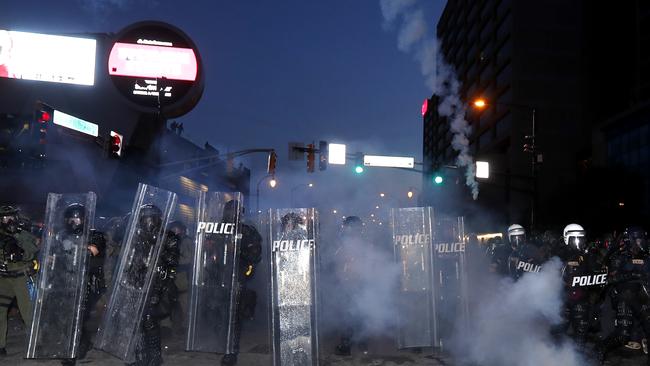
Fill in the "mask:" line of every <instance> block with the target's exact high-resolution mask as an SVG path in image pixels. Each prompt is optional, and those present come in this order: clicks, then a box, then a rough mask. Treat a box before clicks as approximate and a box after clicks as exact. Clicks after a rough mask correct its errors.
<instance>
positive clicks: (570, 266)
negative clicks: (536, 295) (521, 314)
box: [486, 224, 650, 365]
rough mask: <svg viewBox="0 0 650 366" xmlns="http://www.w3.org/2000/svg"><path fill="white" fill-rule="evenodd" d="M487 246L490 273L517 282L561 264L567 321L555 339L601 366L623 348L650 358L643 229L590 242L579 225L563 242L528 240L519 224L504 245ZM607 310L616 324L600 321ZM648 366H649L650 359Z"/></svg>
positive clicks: (547, 236) (649, 283)
mask: <svg viewBox="0 0 650 366" xmlns="http://www.w3.org/2000/svg"><path fill="white" fill-rule="evenodd" d="M487 244H488V245H487V246H486V250H487V256H488V258H489V259H490V270H491V271H492V272H495V273H498V274H500V275H503V276H509V277H511V278H512V279H513V280H515V281H516V280H518V279H519V278H521V277H522V276H523V275H524V274H525V273H527V272H539V271H540V269H541V268H542V266H543V265H544V263H545V262H546V261H547V260H549V259H550V258H552V257H558V258H559V259H560V260H561V261H562V264H563V269H562V274H561V275H562V279H563V283H564V311H563V314H562V315H563V322H562V323H561V324H560V325H559V326H557V327H554V328H553V330H552V333H553V336H555V337H556V338H560V337H562V336H565V335H569V336H570V337H571V338H572V339H573V340H574V342H575V344H576V345H577V348H578V349H579V350H580V351H581V352H582V353H583V354H584V355H585V356H586V357H587V358H590V359H595V360H596V361H597V362H598V363H604V362H605V360H606V359H607V357H608V355H609V354H610V353H611V352H612V351H614V350H615V349H617V348H620V347H627V348H630V349H640V348H643V350H644V352H645V353H646V354H647V353H648V352H647V342H646V339H649V338H650V246H649V244H648V238H647V233H646V232H645V231H644V230H643V229H642V228H641V227H638V226H630V227H628V228H627V229H625V230H624V231H623V232H622V233H620V234H618V235H617V234H616V233H613V234H607V235H604V236H603V237H602V238H597V239H593V240H588V236H587V232H586V230H585V229H584V228H583V227H582V226H580V225H578V224H569V225H567V226H566V227H565V228H564V230H563V233H562V236H561V237H559V238H558V237H557V236H554V235H553V234H552V232H551V231H546V232H544V233H543V234H542V235H540V236H538V237H536V238H527V237H526V231H525V229H524V228H523V227H522V226H521V225H517V224H515V225H511V226H510V227H509V228H508V230H507V235H506V238H505V240H503V239H501V238H498V237H497V238H492V239H490V240H488V243H487ZM608 300H609V301H608ZM607 305H611V310H612V312H613V313H614V314H613V315H614V316H613V318H614V321H613V324H608V323H607V322H606V321H605V318H606V317H603V316H602V313H603V310H607V308H606V307H607ZM641 344H642V346H641ZM646 362H647V364H648V365H650V355H649V356H648V357H647V361H646Z"/></svg>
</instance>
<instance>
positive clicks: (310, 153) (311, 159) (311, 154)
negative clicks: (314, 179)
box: [307, 144, 316, 173]
mask: <svg viewBox="0 0 650 366" xmlns="http://www.w3.org/2000/svg"><path fill="white" fill-rule="evenodd" d="M314 148H315V146H314V144H309V145H307V173H313V172H314V168H315V167H316V152H315V151H314Z"/></svg>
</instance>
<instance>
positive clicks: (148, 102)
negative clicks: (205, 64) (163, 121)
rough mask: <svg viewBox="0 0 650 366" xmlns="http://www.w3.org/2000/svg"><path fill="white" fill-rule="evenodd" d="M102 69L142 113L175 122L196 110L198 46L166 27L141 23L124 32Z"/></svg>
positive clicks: (200, 80)
mask: <svg viewBox="0 0 650 366" xmlns="http://www.w3.org/2000/svg"><path fill="white" fill-rule="evenodd" d="M106 67H107V69H108V74H109V76H110V78H111V80H112V81H113V84H115V87H116V88H117V90H118V91H119V92H120V94H122V95H123V96H124V97H125V98H126V99H128V100H129V101H130V102H131V103H133V106H134V107H135V108H137V109H138V110H140V111H142V112H145V113H162V114H163V115H164V116H165V117H166V118H171V117H178V116H181V115H183V114H185V113H187V112H189V111H190V110H191V109H192V108H194V106H195V105H196V103H198V101H199V99H200V98H201V95H202V94H203V73H202V67H201V58H200V55H199V52H198V50H197V48H196V46H195V45H194V43H193V42H192V40H191V39H190V38H189V37H188V36H187V35H186V34H185V33H183V32H182V31H181V30H180V29H178V28H176V27H174V26H172V25H170V24H167V23H162V22H155V21H147V22H140V23H135V24H133V25H130V26H128V27H127V28H126V29H124V30H122V31H121V32H120V33H119V34H118V35H117V36H116V38H115V41H114V43H113V45H112V47H111V50H110V53H109V56H108V64H107V65H106Z"/></svg>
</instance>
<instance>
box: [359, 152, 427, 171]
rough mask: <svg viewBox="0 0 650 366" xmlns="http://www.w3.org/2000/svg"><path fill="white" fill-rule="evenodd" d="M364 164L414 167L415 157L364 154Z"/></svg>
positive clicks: (387, 166)
mask: <svg viewBox="0 0 650 366" xmlns="http://www.w3.org/2000/svg"><path fill="white" fill-rule="evenodd" d="M363 165H365V166H378V167H385V168H413V167H414V166H415V158H411V157H401V156H379V155H364V156H363Z"/></svg>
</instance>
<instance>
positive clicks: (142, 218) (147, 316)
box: [127, 204, 179, 366]
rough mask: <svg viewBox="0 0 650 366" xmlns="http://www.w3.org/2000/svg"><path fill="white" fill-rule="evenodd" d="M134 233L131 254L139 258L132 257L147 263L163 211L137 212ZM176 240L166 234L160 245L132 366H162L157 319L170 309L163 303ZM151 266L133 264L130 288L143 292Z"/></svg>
mask: <svg viewBox="0 0 650 366" xmlns="http://www.w3.org/2000/svg"><path fill="white" fill-rule="evenodd" d="M136 225H137V229H136V233H135V237H134V250H135V251H139V252H140V254H141V255H134V257H135V258H140V259H143V260H146V261H150V259H149V257H148V255H146V254H145V253H149V252H150V251H151V250H152V247H154V246H155V245H156V242H157V241H158V239H159V238H158V235H159V232H160V231H161V226H162V211H161V210H160V209H159V208H158V207H156V206H155V205H152V204H145V205H143V206H142V207H141V208H140V215H139V217H138V218H137V221H136ZM178 241H179V238H178V237H177V236H176V235H175V234H173V233H172V232H168V233H167V237H166V240H165V241H164V242H163V244H162V245H163V247H162V249H161V253H160V257H159V259H158V266H157V267H156V269H155V271H154V278H153V280H152V282H151V287H150V289H149V296H148V297H147V303H146V304H145V309H144V313H143V318H142V325H141V328H140V334H139V337H140V341H139V342H137V346H136V350H135V359H136V362H135V365H146V366H152V365H160V364H162V353H161V344H160V319H161V318H162V317H163V316H164V315H165V314H168V313H169V311H170V310H171V309H169V308H165V305H169V304H165V302H164V300H165V299H168V298H169V291H173V289H175V285H174V279H175V273H176V266H177V265H178V258H179V248H178ZM149 265H150V263H145V262H140V263H133V264H132V265H131V267H130V268H129V269H127V270H128V271H130V272H131V273H130V274H129V276H128V277H129V278H131V279H132V280H133V281H134V282H135V283H132V285H134V286H136V287H140V288H142V287H143V286H144V280H145V275H146V272H147V268H148V266H149Z"/></svg>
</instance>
